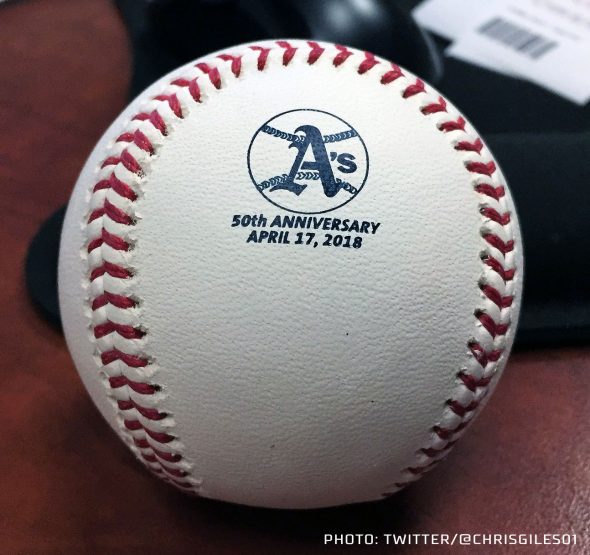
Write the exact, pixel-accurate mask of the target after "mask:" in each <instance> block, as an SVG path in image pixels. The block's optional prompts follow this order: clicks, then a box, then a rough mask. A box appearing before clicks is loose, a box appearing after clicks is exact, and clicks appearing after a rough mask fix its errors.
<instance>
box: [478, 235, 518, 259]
mask: <svg viewBox="0 0 590 555" xmlns="http://www.w3.org/2000/svg"><path fill="white" fill-rule="evenodd" d="M482 237H483V238H484V239H485V240H486V242H487V243H489V244H490V245H491V246H492V247H494V248H495V249H498V250H499V251H500V252H501V253H502V254H508V253H509V252H512V251H513V250H514V241H512V240H510V241H506V242H504V241H502V239H500V237H498V236H497V235H494V234H493V233H485V234H484V235H482Z"/></svg>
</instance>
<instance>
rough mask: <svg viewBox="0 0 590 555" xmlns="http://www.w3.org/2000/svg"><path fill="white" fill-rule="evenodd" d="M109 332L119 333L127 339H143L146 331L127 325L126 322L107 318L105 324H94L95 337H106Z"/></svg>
mask: <svg viewBox="0 0 590 555" xmlns="http://www.w3.org/2000/svg"><path fill="white" fill-rule="evenodd" d="M109 333H118V334H119V335H120V336H121V337H124V338H125V339H141V338H142V337H143V336H144V335H145V332H144V331H142V330H140V329H138V328H134V327H133V326H127V325H125V324H117V323H116V322H111V321H110V320H107V321H106V322H104V323H103V324H96V325H95V326H94V337H96V338H97V339H99V338H100V337H104V336H105V335H108V334H109Z"/></svg>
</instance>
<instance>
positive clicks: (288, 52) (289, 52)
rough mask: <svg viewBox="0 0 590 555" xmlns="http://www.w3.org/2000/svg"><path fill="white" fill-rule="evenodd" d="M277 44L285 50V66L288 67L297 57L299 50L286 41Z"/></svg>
mask: <svg viewBox="0 0 590 555" xmlns="http://www.w3.org/2000/svg"><path fill="white" fill-rule="evenodd" d="M277 44H278V45H279V46H280V47H281V48H283V49H284V50H285V51H284V52H283V65H284V66H288V65H289V63H290V62H291V60H292V59H293V56H295V52H297V48H295V47H294V46H291V45H290V44H289V43H288V42H287V41H286V40H278V41H277Z"/></svg>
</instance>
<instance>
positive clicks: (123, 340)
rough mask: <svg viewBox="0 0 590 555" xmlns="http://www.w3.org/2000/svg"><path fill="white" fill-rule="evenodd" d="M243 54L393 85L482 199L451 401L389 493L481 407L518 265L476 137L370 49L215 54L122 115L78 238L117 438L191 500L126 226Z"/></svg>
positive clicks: (302, 46)
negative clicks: (161, 164)
mask: <svg viewBox="0 0 590 555" xmlns="http://www.w3.org/2000/svg"><path fill="white" fill-rule="evenodd" d="M252 53H253V54H254V56H255V60H254V66H253V67H251V68H250V67H249V68H248V70H247V71H264V70H265V69H266V68H267V67H268V66H269V64H270V63H272V64H275V65H276V64H282V65H283V66H285V67H286V66H289V65H290V64H291V63H293V61H294V60H296V61H299V62H303V63H307V64H309V65H313V64H316V63H317V62H319V61H320V60H321V61H325V59H326V58H328V60H329V61H331V64H332V66H333V67H334V68H335V71H338V68H340V67H341V66H346V67H348V66H350V65H351V64H353V62H357V63H356V65H355V66H354V67H355V69H356V71H357V73H358V74H359V75H360V76H367V77H369V76H371V75H373V76H374V77H376V78H377V79H378V82H379V84H380V85H381V86H386V87H393V88H397V90H398V91H399V94H401V96H402V97H403V98H404V99H408V100H411V101H412V102H414V103H416V104H417V109H419V110H420V111H421V113H422V114H423V115H424V116H425V117H428V118H431V119H433V120H434V121H433V123H434V124H435V125H436V128H437V129H438V130H439V131H440V132H441V133H443V134H444V135H445V136H446V137H447V139H448V140H449V143H450V144H451V147H452V148H454V149H455V151H456V152H457V153H458V155H460V156H462V158H463V162H464V165H465V170H466V172H467V173H468V174H469V176H470V178H471V182H472V184H473V189H474V192H475V193H476V194H477V196H478V198H479V208H480V216H481V226H480V235H481V253H480V256H481V264H482V273H481V276H480V280H479V283H478V285H479V289H480V292H481V302H480V304H479V306H478V307H476V308H475V310H474V312H473V318H474V334H473V336H472V337H470V338H469V339H468V340H467V343H466V350H465V355H466V363H465V364H464V366H463V367H462V368H461V369H459V371H458V373H457V384H456V387H455V390H454V392H453V395H452V396H451V397H450V398H449V399H448V400H447V402H446V404H445V406H444V407H441V410H442V417H441V419H440V420H439V421H438V422H437V423H436V424H435V425H434V426H433V427H432V429H431V431H430V438H429V439H428V441H427V442H426V443H425V444H424V445H423V446H422V447H421V448H420V449H419V450H418V452H417V453H416V456H415V461H414V462H413V463H412V464H411V465H409V466H407V467H406V468H405V469H403V470H402V471H401V474H402V476H403V478H402V479H399V480H397V481H396V482H394V483H392V484H389V485H387V486H386V487H385V488H384V493H383V495H384V496H387V495H390V494H392V493H394V492H395V491H397V490H399V489H400V488H402V487H404V486H405V485H407V484H408V483H410V482H412V481H414V480H416V479H417V478H419V477H420V476H421V475H422V474H424V473H425V472H427V471H429V470H430V469H431V468H433V467H434V466H435V465H436V464H437V463H438V462H439V461H440V460H441V459H443V458H444V457H445V456H446V455H447V454H448V452H449V451H450V449H451V448H452V446H453V445H454V443H455V442H456V441H457V440H458V439H459V437H460V436H461V435H462V433H463V432H464V430H465V428H466V427H467V426H468V425H469V424H470V422H471V421H472V420H473V417H474V416H475V415H476V414H477V412H478V411H479V409H480V408H481V405H482V401H483V399H484V398H485V396H486V394H487V393H488V391H489V390H490V384H491V382H492V381H493V379H494V376H495V374H496V372H497V370H498V368H499V361H500V360H501V358H502V356H503V354H504V352H505V348H506V347H505V344H506V334H507V332H508V330H509V328H510V325H511V306H512V302H513V298H514V297H513V294H514V286H515V273H516V268H515V244H514V233H513V229H512V225H511V221H510V219H511V215H510V212H509V210H508V206H507V202H506V198H505V189H504V186H503V184H502V183H501V182H500V177H499V175H498V171H497V169H496V166H495V163H494V161H493V159H492V158H491V156H490V154H489V152H488V151H487V149H485V147H484V145H483V142H482V141H481V139H480V138H479V137H477V136H476V135H475V134H474V133H473V131H471V130H466V127H467V124H466V122H465V120H464V119H463V118H462V117H461V116H459V114H458V113H456V112H455V111H454V110H451V109H450V108H449V107H448V106H447V103H446V101H445V100H444V98H443V97H441V96H438V95H434V94H433V93H432V92H429V91H428V89H427V87H426V85H425V84H424V82H423V81H421V80H420V79H417V78H415V77H413V76H409V75H406V74H405V73H404V71H403V70H402V69H401V68H399V67H398V66H397V65H395V64H392V63H390V62H386V61H383V60H380V59H378V58H376V57H375V56H374V55H373V54H371V53H369V52H359V51H353V50H351V49H348V48H346V47H344V46H340V45H329V44H323V45H320V44H319V43H317V42H314V41H308V42H307V43H303V42H301V43H298V44H297V46H295V45H293V44H291V43H290V42H288V41H277V42H275V43H274V45H272V46H259V45H252V46H248V47H244V50H243V51H242V53H241V54H230V53H227V54H220V55H218V56H217V58H218V60H215V61H208V62H199V63H196V64H194V66H191V68H190V70H187V72H186V74H185V75H184V76H183V77H176V78H175V79H173V80H172V81H171V83H170V84H169V85H168V86H167V87H166V88H165V90H164V91H163V92H162V93H160V94H158V95H156V96H154V97H153V98H152V99H151V100H150V101H148V102H147V104H146V106H145V108H144V109H143V110H142V111H140V112H139V113H137V114H135V115H134V116H133V117H132V118H131V120H130V121H129V122H128V124H127V125H126V129H125V131H124V132H123V133H121V134H120V135H119V136H118V137H117V138H116V140H115V142H114V144H113V145H112V146H111V148H110V149H109V153H108V155H107V157H106V158H105V159H104V161H103V162H102V164H101V165H100V168H99V179H98V181H97V182H96V183H94V184H93V187H92V189H91V191H90V193H89V210H88V212H87V214H86V217H85V221H84V224H85V228H86V237H87V242H86V244H85V246H84V248H83V251H82V254H83V257H84V258H85V259H86V260H87V265H88V282H87V286H88V291H89V294H88V309H89V313H90V315H91V316H90V324H89V327H90V332H91V339H92V341H93V342H94V345H95V359H96V363H97V366H98V368H99V372H100V374H101V377H102V379H103V383H104V386H105V389H106V392H107V395H108V397H109V399H110V400H111V402H112V404H113V407H114V410H115V413H116V415H117V421H118V424H119V428H120V431H121V435H122V436H123V438H124V439H125V440H126V442H127V443H128V445H129V447H130V448H131V449H132V451H133V452H134V453H135V454H136V456H137V457H138V458H139V459H140V460H141V461H142V462H143V463H144V464H145V465H146V466H147V467H148V468H149V469H150V470H151V471H152V472H153V473H154V474H156V475H158V476H159V477H160V478H162V479H164V480H166V481H167V482H170V483H171V484H173V485H174V486H176V487H178V488H180V489H182V490H185V491H188V492H192V493H199V491H200V489H201V484H202V481H201V480H200V479H199V478H197V477H196V476H194V475H193V472H192V471H193V464H192V462H190V461H188V460H187V459H186V458H185V455H184V450H185V449H184V445H183V444H182V442H181V440H180V438H179V437H178V436H177V435H176V433H175V432H176V429H175V428H176V423H175V421H174V417H173V415H172V414H171V413H170V412H168V411H167V410H166V391H165V387H164V386H163V384H161V383H160V382H159V380H158V364H157V359H156V357H154V356H153V355H152V354H151V353H150V351H149V345H148V342H149V330H146V329H145V328H144V327H143V326H142V323H141V312H142V306H141V305H142V300H141V298H138V297H137V296H136V295H135V289H136V287H135V282H136V276H137V272H138V270H137V269H136V268H135V267H134V265H133V249H134V246H135V240H136V237H135V225H136V223H137V221H138V220H139V219H140V215H139V214H137V213H136V206H137V205H136V201H137V200H138V199H140V198H141V197H142V195H143V183H144V181H145V178H146V175H148V174H149V171H150V165H151V163H152V161H153V160H154V159H155V158H157V156H158V152H159V150H160V148H161V147H162V145H163V143H164V142H165V139H166V136H167V135H169V134H170V133H171V132H173V131H174V128H175V126H176V125H179V124H181V122H182V120H183V119H184V118H185V117H187V115H188V114H189V112H190V110H191V109H192V108H193V107H194V106H196V105H197V104H200V103H203V102H204V101H205V100H206V97H207V96H208V95H211V94H215V92H216V91H217V90H220V89H222V88H223V87H224V86H227V84H228V83H229V81H230V80H231V76H233V77H234V78H235V79H238V78H240V76H241V75H242V72H243V71H244V63H243V62H244V61H245V60H243V58H244V56H246V55H248V56H250V55H252ZM330 56H331V58H330ZM220 70H221V71H220ZM228 70H229V71H228ZM367 77H363V78H367Z"/></svg>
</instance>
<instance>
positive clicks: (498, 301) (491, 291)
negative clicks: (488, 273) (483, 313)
mask: <svg viewBox="0 0 590 555" xmlns="http://www.w3.org/2000/svg"><path fill="white" fill-rule="evenodd" d="M480 289H481V290H482V291H483V294H484V295H485V296H486V297H487V298H488V299H490V301H492V302H493V303H494V304H495V305H496V306H498V308H508V307H510V306H511V305H512V300H513V298H512V297H511V296H509V295H508V296H505V297H503V296H502V295H501V293H500V292H499V291H498V290H497V289H495V288H494V287H492V286H491V285H485V284H480Z"/></svg>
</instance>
